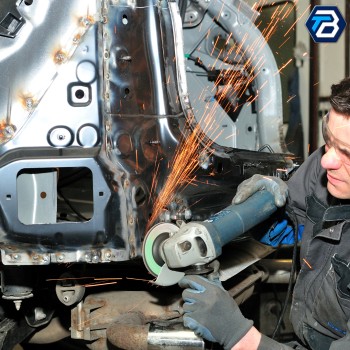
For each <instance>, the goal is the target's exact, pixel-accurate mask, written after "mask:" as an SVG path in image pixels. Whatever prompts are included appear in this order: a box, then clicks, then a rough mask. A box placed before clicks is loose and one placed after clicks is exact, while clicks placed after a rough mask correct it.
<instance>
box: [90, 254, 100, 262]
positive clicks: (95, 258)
mask: <svg viewBox="0 0 350 350" xmlns="http://www.w3.org/2000/svg"><path fill="white" fill-rule="evenodd" d="M99 260H100V259H99V257H98V255H94V256H93V257H92V262H94V263H97V262H98V261H99Z"/></svg>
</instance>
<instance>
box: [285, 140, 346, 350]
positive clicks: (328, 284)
mask: <svg viewBox="0 0 350 350" xmlns="http://www.w3.org/2000/svg"><path fill="white" fill-rule="evenodd" d="M323 154H324V148H323V147H322V148H320V149H319V150H317V151H316V152H314V153H313V154H312V155H311V156H310V157H309V158H308V159H307V160H306V161H305V162H304V163H303V164H302V166H301V167H300V168H299V169H298V171H297V172H296V174H295V175H294V176H292V178H291V179H290V180H289V181H288V187H289V194H290V201H289V203H288V205H289V206H290V207H291V208H292V209H293V210H294V212H295V214H296V216H297V218H298V222H299V224H304V225H305V228H304V233H303V238H302V242H301V250H300V263H301V270H300V272H299V274H298V277H297V281H296V284H295V287H294V292H293V300H292V308H291V313H290V318H291V321H292V324H293V327H294V331H295V333H296V334H297V336H298V337H299V338H300V339H301V341H302V342H303V343H304V344H305V345H306V346H307V347H309V348H310V349H313V350H326V349H331V350H338V349H339V350H340V349H341V350H343V349H350V334H349V331H350V330H349V327H350V323H349V320H350V267H349V264H350V205H348V204H344V203H341V201H340V200H338V199H335V198H334V197H332V196H331V195H330V194H329V192H328V191H327V178H326V172H325V170H324V169H322V167H321V157H322V155H323Z"/></svg>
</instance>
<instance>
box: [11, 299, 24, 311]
mask: <svg viewBox="0 0 350 350" xmlns="http://www.w3.org/2000/svg"><path fill="white" fill-rule="evenodd" d="M13 302H14V303H15V308H16V310H17V311H19V309H20V308H21V304H22V300H14V301H13Z"/></svg>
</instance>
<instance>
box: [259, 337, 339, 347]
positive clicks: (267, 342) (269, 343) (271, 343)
mask: <svg viewBox="0 0 350 350" xmlns="http://www.w3.org/2000/svg"><path fill="white" fill-rule="evenodd" d="M293 349H294V350H307V349H306V348H304V347H303V346H301V345H300V344H297V343H295V345H286V344H281V343H278V342H277V341H276V340H273V339H271V338H269V337H267V336H266V335H264V334H262V336H261V340H260V343H259V346H258V350H293ZM339 349H340V348H339ZM344 349H345V348H344ZM337 350H338V348H337Z"/></svg>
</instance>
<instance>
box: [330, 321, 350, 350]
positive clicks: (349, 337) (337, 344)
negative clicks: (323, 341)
mask: <svg viewBox="0 0 350 350" xmlns="http://www.w3.org/2000/svg"><path fill="white" fill-rule="evenodd" d="M347 328H348V329H347V334H346V335H345V337H343V338H341V339H338V340H335V341H334V342H332V344H331V346H330V348H329V350H344V349H350V320H349V321H348V323H347Z"/></svg>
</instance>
